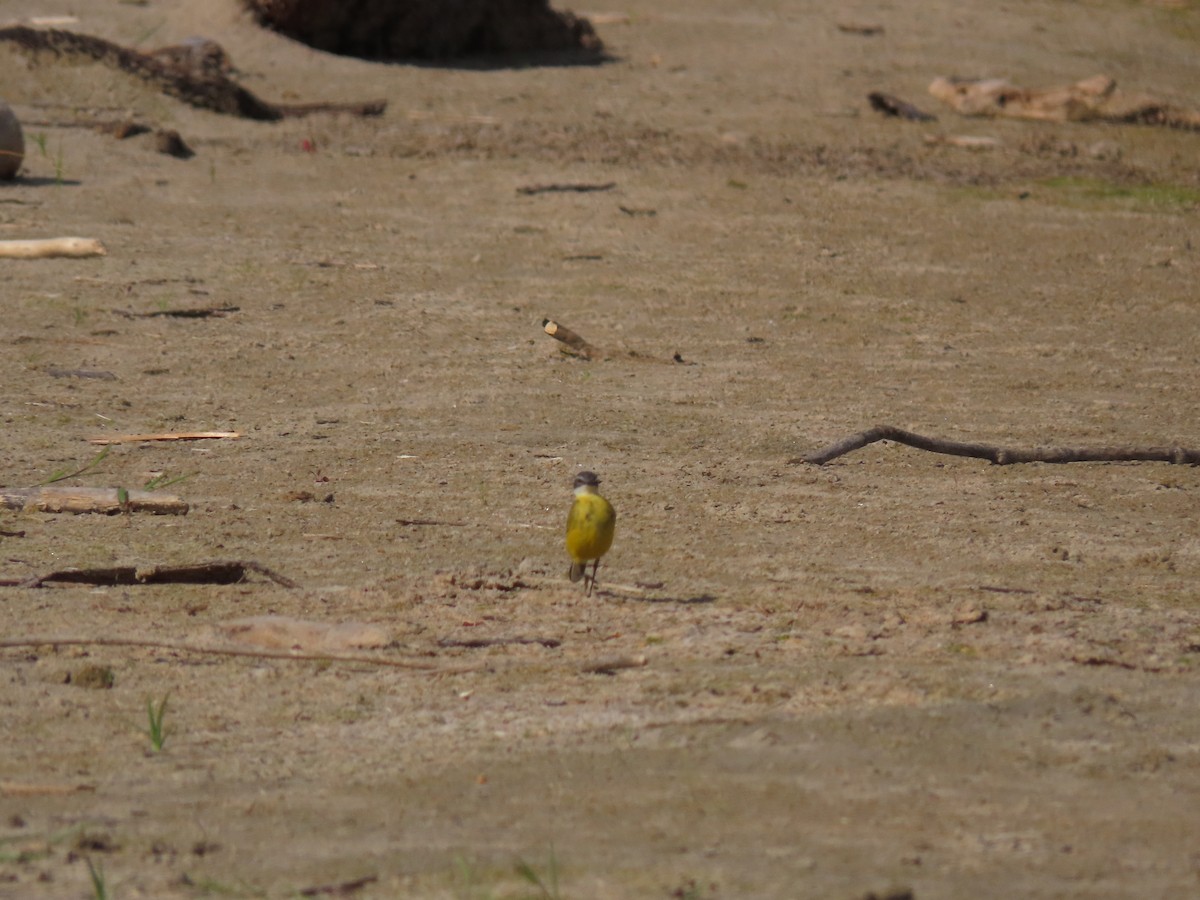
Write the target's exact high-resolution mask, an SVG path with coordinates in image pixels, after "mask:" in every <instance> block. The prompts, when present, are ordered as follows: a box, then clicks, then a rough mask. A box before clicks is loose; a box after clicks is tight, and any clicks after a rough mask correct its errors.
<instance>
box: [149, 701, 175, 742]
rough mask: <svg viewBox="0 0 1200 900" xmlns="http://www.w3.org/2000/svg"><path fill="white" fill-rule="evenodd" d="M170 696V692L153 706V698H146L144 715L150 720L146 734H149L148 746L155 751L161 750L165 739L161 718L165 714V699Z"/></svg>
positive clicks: (162, 718)
mask: <svg viewBox="0 0 1200 900" xmlns="http://www.w3.org/2000/svg"><path fill="white" fill-rule="evenodd" d="M170 696H171V695H170V694H167V695H165V696H164V697H163V698H162V700H160V701H159V703H158V705H157V706H155V704H154V699H153V698H151V697H147V698H146V717H147V719H149V722H150V726H149V729H148V731H147V734H148V735H149V736H150V746H151V747H153V748H154V752H155V753H159V752H161V751H162V748H163V743H164V742H165V741H166V739H167V733H166V731H165V729H164V727H163V720H164V719H165V718H166V715H167V699H168V698H169V697H170Z"/></svg>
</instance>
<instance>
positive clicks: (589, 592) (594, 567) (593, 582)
mask: <svg viewBox="0 0 1200 900" xmlns="http://www.w3.org/2000/svg"><path fill="white" fill-rule="evenodd" d="M599 568H600V560H596V561H595V562H594V563H592V580H591V581H589V582H588V589H587V595H588V596H589V597H590V596H592V588H594V587H595V586H596V572H597V570H598V569H599Z"/></svg>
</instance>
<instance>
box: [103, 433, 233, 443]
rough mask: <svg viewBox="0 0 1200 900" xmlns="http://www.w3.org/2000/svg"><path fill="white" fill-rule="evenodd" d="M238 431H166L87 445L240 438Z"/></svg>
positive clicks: (120, 435)
mask: <svg viewBox="0 0 1200 900" xmlns="http://www.w3.org/2000/svg"><path fill="white" fill-rule="evenodd" d="M241 436H242V434H241V432H240V431H168V432H164V433H161V434H117V435H113V436H112V437H97V438H88V443H89V444H137V443H141V442H142V441H207V440H220V439H223V438H240V437H241Z"/></svg>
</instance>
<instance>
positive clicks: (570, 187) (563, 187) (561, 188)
mask: <svg viewBox="0 0 1200 900" xmlns="http://www.w3.org/2000/svg"><path fill="white" fill-rule="evenodd" d="M616 186H617V183H616V182H615V181H606V182H604V183H603V184H529V185H526V186H525V187H519V188H517V193H518V194H525V195H526V196H532V195H533V194H557V193H570V192H573V193H576V194H590V193H593V192H594V191H611V190H612V189H613V188H615V187H616Z"/></svg>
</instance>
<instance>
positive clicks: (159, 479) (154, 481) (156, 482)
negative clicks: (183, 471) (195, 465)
mask: <svg viewBox="0 0 1200 900" xmlns="http://www.w3.org/2000/svg"><path fill="white" fill-rule="evenodd" d="M195 474H196V473H195V472H189V473H188V474H187V475H176V476H175V477H174V478H170V477H168V476H167V473H166V472H159V473H158V474H157V475H155V476H154V477H153V478H151V479H150V480H149V481H147V482H146V484H145V488H144V489H145V490H147V491H157V490H158V489H159V488H165V487H170V486H171V485H173V484H179V482H181V481H184V480H185V479H188V478H191V477H192V476H193V475H195Z"/></svg>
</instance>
